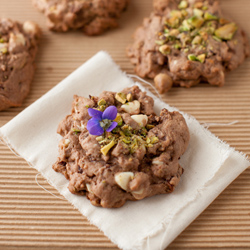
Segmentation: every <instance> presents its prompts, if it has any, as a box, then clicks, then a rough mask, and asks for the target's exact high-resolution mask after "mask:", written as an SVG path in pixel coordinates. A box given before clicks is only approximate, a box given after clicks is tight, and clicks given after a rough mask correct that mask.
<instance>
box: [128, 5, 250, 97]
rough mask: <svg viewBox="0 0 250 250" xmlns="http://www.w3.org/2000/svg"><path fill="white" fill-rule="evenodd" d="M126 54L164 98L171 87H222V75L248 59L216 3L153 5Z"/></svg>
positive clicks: (242, 39)
mask: <svg viewBox="0 0 250 250" xmlns="http://www.w3.org/2000/svg"><path fill="white" fill-rule="evenodd" d="M127 54H128V56H129V57H130V60H131V62H132V63H133V64H134V65H135V72H136V73H137V74H138V75H139V76H141V77H149V78H155V77H156V76H157V77H156V78H155V84H156V87H157V88H158V90H159V92H161V93H164V92H166V91H167V90H169V89H170V88H171V86H172V85H179V86H182V87H191V86H194V85H197V84H198V83H200V82H208V83H209V84H211V85H216V86H223V85H224V82H225V72H228V71H232V70H234V69H236V68H237V67H238V66H239V65H240V64H241V63H242V62H243V61H244V60H245V58H246V57H248V56H249V43H248V41H247V37H246V34H245V33H244V31H243V30H242V29H241V28H240V27H239V26H238V25H237V24H236V23H235V22H233V21H230V20H229V19H226V18H224V17H223V15H222V13H221V9H220V6H219V3H218V1H216V0H207V1H202V0H195V1H193V0H182V1H180V0H154V11H153V12H152V13H151V15H150V16H149V17H148V18H145V19H144V21H143V24H142V26H140V27H139V28H138V29H137V30H136V32H135V34H134V43H133V44H132V45H129V47H128V49H127Z"/></svg>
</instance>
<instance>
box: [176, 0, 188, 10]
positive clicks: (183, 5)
mask: <svg viewBox="0 0 250 250" xmlns="http://www.w3.org/2000/svg"><path fill="white" fill-rule="evenodd" d="M187 7H188V2H187V1H185V0H182V1H181V2H180V3H179V5H178V8H179V9H186V8H187Z"/></svg>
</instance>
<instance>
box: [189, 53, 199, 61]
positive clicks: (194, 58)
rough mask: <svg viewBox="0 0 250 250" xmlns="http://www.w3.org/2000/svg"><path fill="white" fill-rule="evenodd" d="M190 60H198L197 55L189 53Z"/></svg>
mask: <svg viewBox="0 0 250 250" xmlns="http://www.w3.org/2000/svg"><path fill="white" fill-rule="evenodd" d="M188 60H190V61H197V57H196V55H194V54H189V55H188Z"/></svg>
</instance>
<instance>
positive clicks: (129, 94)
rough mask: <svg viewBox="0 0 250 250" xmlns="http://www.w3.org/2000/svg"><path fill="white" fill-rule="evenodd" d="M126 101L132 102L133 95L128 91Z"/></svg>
mask: <svg viewBox="0 0 250 250" xmlns="http://www.w3.org/2000/svg"><path fill="white" fill-rule="evenodd" d="M127 101H128V102H132V101H133V96H132V94H131V93H128V94H127Z"/></svg>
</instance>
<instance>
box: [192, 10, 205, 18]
mask: <svg viewBox="0 0 250 250" xmlns="http://www.w3.org/2000/svg"><path fill="white" fill-rule="evenodd" d="M203 14H204V12H203V11H202V10H199V9H194V15H195V16H199V17H202V16H203Z"/></svg>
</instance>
